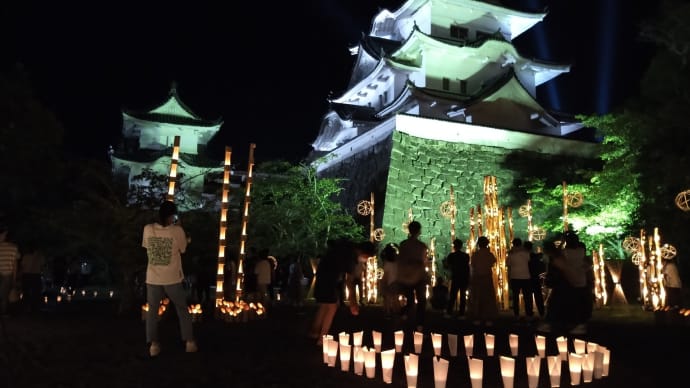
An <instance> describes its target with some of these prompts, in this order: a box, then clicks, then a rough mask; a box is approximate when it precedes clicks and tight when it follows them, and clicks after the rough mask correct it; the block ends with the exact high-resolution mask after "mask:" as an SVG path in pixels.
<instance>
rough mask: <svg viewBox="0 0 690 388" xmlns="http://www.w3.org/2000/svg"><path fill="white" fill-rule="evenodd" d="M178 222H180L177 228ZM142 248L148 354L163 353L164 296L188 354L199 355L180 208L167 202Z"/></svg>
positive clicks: (146, 233) (146, 231)
mask: <svg viewBox="0 0 690 388" xmlns="http://www.w3.org/2000/svg"><path fill="white" fill-rule="evenodd" d="M175 220H178V222H177V224H175ZM141 245H142V246H143V247H144V248H146V254H147V256H148V265H147V267H146V302H147V303H148V306H149V310H148V312H147V314H146V341H147V343H149V344H150V346H149V354H150V355H151V357H156V356H158V354H159V353H160V351H161V348H160V342H159V340H158V317H157V314H158V307H159V306H160V303H161V300H162V299H163V297H164V296H165V295H167V296H168V298H170V300H171V301H172V303H173V305H174V306H175V310H176V312H177V317H178V319H179V323H180V333H181V335H182V340H183V341H185V351H186V352H188V353H193V352H196V351H197V350H198V349H197V344H196V341H195V340H194V332H193V327H192V317H191V315H190V314H189V311H188V310H187V293H186V291H185V289H184V286H183V283H182V282H183V280H184V273H183V272H182V254H183V253H185V250H186V249H187V236H186V235H185V231H184V229H182V226H181V225H180V223H179V219H178V218H177V206H175V204H174V203H173V202H171V201H165V202H163V203H162V204H161V206H160V208H159V210H158V222H154V223H151V224H148V225H146V226H144V234H143V238H142V243H141Z"/></svg>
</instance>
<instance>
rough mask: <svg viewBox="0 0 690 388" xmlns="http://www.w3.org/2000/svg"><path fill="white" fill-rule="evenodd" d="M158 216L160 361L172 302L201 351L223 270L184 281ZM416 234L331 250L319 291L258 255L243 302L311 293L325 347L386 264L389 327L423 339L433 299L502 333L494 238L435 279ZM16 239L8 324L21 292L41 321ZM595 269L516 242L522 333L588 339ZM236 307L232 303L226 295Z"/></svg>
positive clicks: (341, 243) (39, 269)
mask: <svg viewBox="0 0 690 388" xmlns="http://www.w3.org/2000/svg"><path fill="white" fill-rule="evenodd" d="M158 216H159V217H158V220H157V221H156V222H153V223H150V224H148V225H145V226H144V228H143V235H142V242H141V245H142V247H143V248H145V250H146V253H147V260H148V262H147V265H146V271H145V280H144V281H143V282H142V284H143V285H144V287H145V298H146V302H147V303H148V305H149V310H148V311H149V313H148V316H147V319H146V329H145V334H146V341H147V344H148V347H149V353H150V355H151V356H153V357H155V356H157V355H158V354H159V353H160V351H161V348H160V341H159V338H158V320H157V319H156V316H155V314H156V312H157V311H158V305H159V304H160V303H161V300H162V299H163V298H164V296H167V297H168V298H169V299H170V301H171V302H172V304H173V306H174V307H175V309H176V312H177V314H176V315H177V317H178V319H179V327H180V337H181V339H182V341H183V342H184V343H185V350H186V351H187V352H195V351H197V345H196V341H195V335H194V332H193V326H192V320H191V316H190V313H189V312H188V309H187V305H188V302H189V299H190V292H191V298H192V299H193V300H195V301H197V302H201V303H208V305H210V304H212V303H213V302H214V299H215V295H211V290H212V287H213V284H214V281H215V276H216V274H215V270H216V264H215V260H206V261H204V260H201V259H200V258H198V257H197V258H195V259H194V260H193V262H194V266H193V268H194V269H193V270H192V271H191V274H189V275H191V276H185V273H184V272H185V271H184V270H183V264H182V263H183V261H182V256H183V255H184V254H185V251H186V247H187V243H188V238H187V236H186V234H185V230H184V229H183V227H182V224H181V220H179V218H178V217H177V208H176V206H175V204H174V203H173V202H170V201H165V202H164V203H162V204H161V206H160V207H159V209H158ZM407 227H408V237H407V238H406V239H404V240H402V241H400V242H399V243H388V244H387V245H385V246H384V247H383V248H382V249H381V250H380V252H379V251H377V247H376V245H375V244H374V243H373V242H370V241H354V240H350V239H339V240H335V241H329V243H328V247H327V249H326V250H325V252H324V253H323V254H322V255H320V256H319V260H318V266H317V267H316V270H315V271H314V273H313V274H311V276H313V277H314V278H313V281H310V279H309V278H308V276H309V274H307V271H305V269H306V268H305V267H304V266H303V263H302V262H301V261H300V260H299V259H298V258H297V257H295V256H289V257H286V258H284V259H283V260H277V259H276V258H275V257H274V256H271V255H270V252H269V250H268V249H265V248H264V249H258V250H257V249H256V248H253V247H251V248H250V249H249V250H248V253H247V255H246V257H245V258H244V261H243V267H244V268H243V269H244V272H243V273H244V277H243V279H242V280H243V296H244V297H245V298H246V299H247V300H249V301H254V302H261V303H263V304H266V305H270V304H271V303H274V302H276V301H277V300H278V299H280V300H281V301H283V302H287V303H288V304H289V305H290V306H293V307H295V308H296V309H297V310H298V311H300V310H301V307H302V306H303V305H304V301H305V298H306V292H307V288H308V285H309V284H311V287H310V290H313V298H314V300H315V301H316V303H317V305H318V308H317V310H316V314H315V316H314V317H313V321H312V324H311V326H310V330H309V332H308V333H307V335H308V336H309V337H311V338H312V339H314V340H315V341H316V342H317V343H320V341H321V340H322V338H323V335H324V334H329V332H330V329H331V326H332V323H333V320H334V319H335V318H336V313H337V311H338V310H339V308H341V307H346V308H347V309H346V310H347V311H349V313H351V314H353V315H357V314H358V312H359V308H360V305H362V304H363V303H366V300H365V298H364V297H363V293H364V290H363V288H364V287H365V285H364V284H363V279H364V278H365V274H364V271H365V268H366V263H367V261H368V260H369V258H371V257H374V256H378V257H379V258H380V259H381V261H382V266H383V277H382V279H381V280H380V282H379V287H380V288H379V290H380V292H381V295H382V302H383V309H384V313H385V317H386V318H387V319H390V318H392V317H394V316H395V317H399V318H400V319H401V320H404V321H408V323H411V324H412V326H413V327H414V328H415V330H417V331H423V330H424V324H425V321H426V314H427V310H428V307H427V297H428V296H429V298H430V299H429V304H430V305H431V308H433V309H436V310H439V311H440V312H442V313H443V314H444V316H445V317H446V318H448V319H452V318H457V319H460V320H465V319H467V320H469V321H472V323H473V324H475V325H485V326H491V325H493V324H494V322H495V320H496V319H497V317H498V315H499V302H498V301H497V298H496V295H497V289H496V287H497V281H496V275H497V273H498V271H497V265H499V262H498V259H497V258H496V256H495V255H494V253H493V251H492V249H491V243H492V242H491V241H490V240H489V238H488V237H486V236H480V237H479V238H478V239H477V240H476V242H471V243H472V245H474V249H473V250H469V249H465V247H464V246H463V241H462V240H460V239H455V240H454V241H453V243H452V251H451V252H450V253H449V254H448V255H447V256H446V257H445V259H444V260H443V261H442V267H441V268H442V270H441V271H439V273H437V274H436V275H435V278H434V275H432V274H431V271H430V257H429V255H430V252H429V248H428V246H427V245H426V244H425V243H424V242H423V241H422V239H421V235H422V225H421V223H420V222H418V221H412V222H410V223H409V224H408V225H407ZM8 232H9V230H8V227H7V225H5V224H4V223H1V222H0V315H5V314H7V312H8V306H9V303H10V302H11V301H13V300H12V299H13V296H12V295H11V294H12V292H13V290H17V289H18V288H19V287H18V286H19V285H21V287H22V290H21V291H22V293H23V300H22V305H23V308H24V309H25V310H26V311H27V312H31V311H37V310H38V309H39V308H40V305H41V302H42V292H43V287H44V280H43V278H44V277H45V271H46V259H45V257H44V255H43V254H42V253H41V252H40V250H39V249H37V247H35V246H32V245H30V244H26V245H25V246H24V247H19V246H18V245H17V244H16V243H14V242H11V241H9V239H8ZM592 266H593V263H592V258H591V257H590V256H588V255H587V253H586V248H585V246H584V245H583V244H582V243H581V242H580V240H579V238H578V236H577V233H575V232H572V231H571V232H566V233H564V234H563V236H562V238H561V239H559V240H557V241H550V242H545V243H544V244H543V252H542V250H541V249H540V250H538V251H537V252H534V250H533V244H532V242H531V241H523V240H522V239H520V238H514V239H513V240H512V241H511V242H510V249H509V250H508V252H507V255H506V257H505V269H506V274H507V278H506V279H502V280H501V281H505V282H506V284H507V286H508V290H509V293H508V295H507V296H506V298H508V301H509V304H510V310H511V311H512V313H513V316H514V318H515V321H516V322H517V323H519V324H521V323H523V322H525V323H531V322H537V321H539V324H538V325H537V330H538V331H542V332H549V331H558V332H568V333H571V334H582V333H585V331H586V328H587V327H586V325H587V322H588V321H589V320H590V319H591V316H592V310H593V307H594V304H593V301H594V296H593V293H594V278H593V271H592ZM65 272H66V273H69V271H65ZM225 275H226V279H225V281H226V285H225V289H226V290H228V291H226V292H230V293H231V292H233V291H234V289H235V284H234V282H235V281H236V280H237V265H236V262H235V260H233V259H232V258H230V259H229V260H228V261H227V262H226V268H225ZM663 276H664V280H663V281H664V285H665V287H666V297H667V300H666V305H668V306H670V307H675V308H678V307H679V306H680V305H681V304H682V301H681V300H682V296H681V289H682V284H681V282H680V276H679V271H678V267H677V265H676V261H675V259H671V260H665V263H664V268H663ZM190 279H192V280H190ZM432 286H433V287H432ZM346 290H347V291H346ZM429 291H431V292H430V293H429ZM277 293H280V294H279V295H278V294H277ZM429 294H430V295H429ZM228 298H231V295H226V299H228ZM330 334H332V333H330Z"/></svg>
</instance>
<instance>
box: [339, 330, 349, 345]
mask: <svg viewBox="0 0 690 388" xmlns="http://www.w3.org/2000/svg"><path fill="white" fill-rule="evenodd" d="M338 342H339V343H340V344H341V345H349V344H350V334H348V333H345V332H340V333H338Z"/></svg>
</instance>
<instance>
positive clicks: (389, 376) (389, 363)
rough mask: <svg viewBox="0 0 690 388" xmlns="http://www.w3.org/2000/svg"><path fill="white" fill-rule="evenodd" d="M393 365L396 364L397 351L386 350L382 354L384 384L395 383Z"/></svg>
mask: <svg viewBox="0 0 690 388" xmlns="http://www.w3.org/2000/svg"><path fill="white" fill-rule="evenodd" d="M393 364H395V349H389V350H384V351H382V352H381V371H382V374H383V382H384V383H386V384H391V383H392V382H393Z"/></svg>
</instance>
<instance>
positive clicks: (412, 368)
mask: <svg viewBox="0 0 690 388" xmlns="http://www.w3.org/2000/svg"><path fill="white" fill-rule="evenodd" d="M404 360H405V375H406V376H407V388H416V387H417V373H418V364H419V357H418V356H417V355H416V354H414V353H412V354H409V355H407V356H405V358H404Z"/></svg>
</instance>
